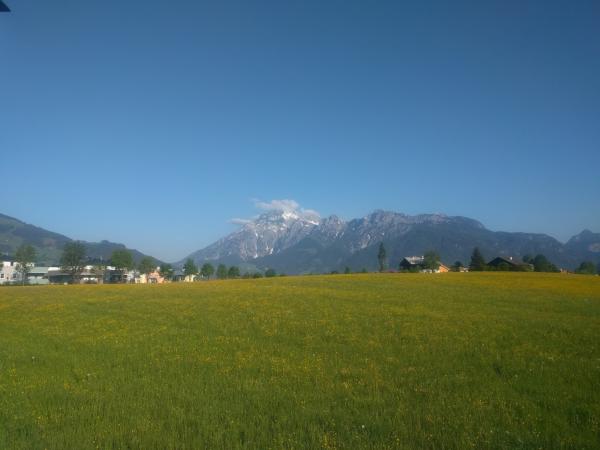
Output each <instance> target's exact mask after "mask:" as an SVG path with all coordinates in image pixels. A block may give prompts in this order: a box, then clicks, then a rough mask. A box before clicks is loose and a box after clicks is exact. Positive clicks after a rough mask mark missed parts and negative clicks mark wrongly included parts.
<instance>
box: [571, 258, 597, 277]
mask: <svg viewBox="0 0 600 450" xmlns="http://www.w3.org/2000/svg"><path fill="white" fill-rule="evenodd" d="M575 273H580V274H583V275H595V274H596V266H595V265H594V263H593V262H591V261H584V262H582V263H581V264H580V265H579V267H578V268H577V270H575Z"/></svg>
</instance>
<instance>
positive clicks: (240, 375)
mask: <svg viewBox="0 0 600 450" xmlns="http://www.w3.org/2000/svg"><path fill="white" fill-rule="evenodd" d="M30 448H34V449H37V448H40V449H45V448H47V449H63V448H66V449H88V448H89V449H91V448H101V449H122V448H127V449H138V448H139V449H155V448H156V449H170V448H173V449H202V448H211V449H213V448H218V449H220V448H222V449H236V448H256V449H268V448H274V449H280V448H346V449H356V448H415V449H425V448H446V449H453V448H457V449H464V448H478V449H480V448H498V449H500V448H502V449H506V448H527V449H529V448H531V449H533V448H535V449H538V448H544V449H549V448H577V449H584V448H589V449H592V448H600V277H586V276H577V275H560V274H534V273H479V274H476V273H470V274H455V273H450V274H438V275H431V274H382V275H379V274H365V275H336V276H314V277H313V276H311V277H285V278H274V279H258V280H229V281H211V282H201V283H195V284H184V283H179V284H171V285H137V286H115V285H105V286H45V287H13V288H0V449H30Z"/></svg>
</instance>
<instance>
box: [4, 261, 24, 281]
mask: <svg viewBox="0 0 600 450" xmlns="http://www.w3.org/2000/svg"><path fill="white" fill-rule="evenodd" d="M20 282H21V274H20V273H19V271H18V270H17V263H16V262H14V261H3V262H2V266H1V267H0V284H9V283H20Z"/></svg>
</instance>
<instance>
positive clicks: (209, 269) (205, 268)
mask: <svg viewBox="0 0 600 450" xmlns="http://www.w3.org/2000/svg"><path fill="white" fill-rule="evenodd" d="M200 273H201V274H202V276H203V277H205V278H206V279H207V280H210V277H211V276H212V274H213V273H215V268H214V267H213V265H212V264H211V263H204V264H203V265H202V268H201V269H200Z"/></svg>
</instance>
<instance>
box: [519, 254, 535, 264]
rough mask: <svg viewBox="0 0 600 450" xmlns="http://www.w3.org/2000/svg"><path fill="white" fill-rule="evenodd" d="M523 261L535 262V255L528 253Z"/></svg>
mask: <svg viewBox="0 0 600 450" xmlns="http://www.w3.org/2000/svg"><path fill="white" fill-rule="evenodd" d="M522 259H523V262H524V263H527V264H533V256H531V255H529V254H527V255H525V256H523V258H522Z"/></svg>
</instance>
